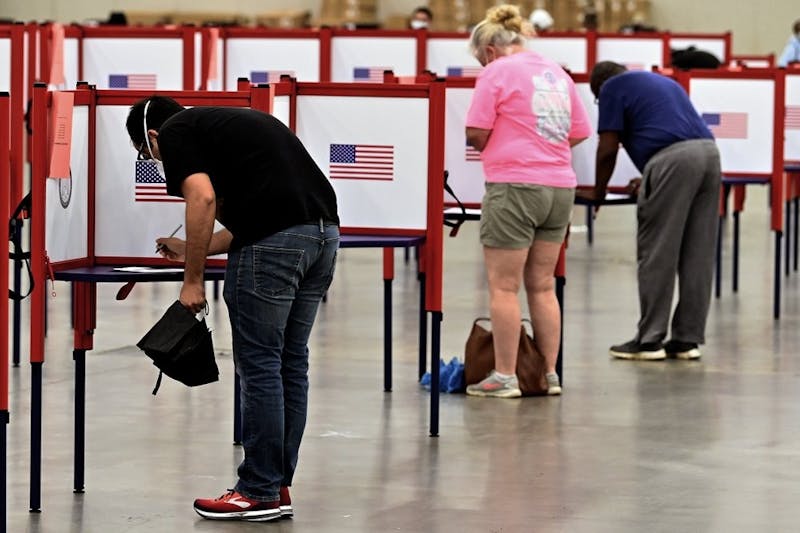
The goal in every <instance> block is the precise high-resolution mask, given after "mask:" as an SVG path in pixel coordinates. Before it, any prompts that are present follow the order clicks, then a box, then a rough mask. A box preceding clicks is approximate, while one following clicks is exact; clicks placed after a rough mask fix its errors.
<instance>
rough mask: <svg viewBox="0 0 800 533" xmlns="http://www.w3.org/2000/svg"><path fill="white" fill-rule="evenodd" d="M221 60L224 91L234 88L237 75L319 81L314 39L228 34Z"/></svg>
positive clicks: (261, 79) (256, 80)
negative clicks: (223, 64)
mask: <svg viewBox="0 0 800 533" xmlns="http://www.w3.org/2000/svg"><path fill="white" fill-rule="evenodd" d="M220 57H222V56H220ZM225 60H226V71H227V74H226V76H225V89H226V90H228V91H233V90H236V83H237V80H238V79H239V78H247V79H248V80H250V81H252V82H253V83H275V82H277V81H279V80H280V77H281V74H288V75H290V76H292V77H294V78H297V80H298V81H320V79H319V69H320V45H319V39H317V38H311V37H309V38H308V39H288V38H265V37H264V38H261V37H254V38H249V37H229V38H227V39H225ZM351 74H352V73H351ZM343 81H352V80H343Z"/></svg>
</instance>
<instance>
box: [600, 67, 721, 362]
mask: <svg viewBox="0 0 800 533" xmlns="http://www.w3.org/2000/svg"><path fill="white" fill-rule="evenodd" d="M590 85H591V89H592V93H594V95H595V98H597V99H598V100H597V102H598V105H599V119H598V127H597V131H598V133H599V137H600V138H599V143H598V146H597V168H596V178H595V187H594V190H593V191H591V192H590V193H588V194H587V195H586V196H587V197H589V198H591V199H594V200H598V201H599V200H602V199H603V198H605V195H606V187H607V185H608V181H609V179H611V173H612V172H613V170H614V165H615V163H616V158H617V151H618V149H619V144H620V143H622V145H623V146H624V147H625V149H626V150H627V152H628V154H629V155H630V157H631V159H632V160H633V163H634V164H635V165H636V167H637V168H638V169H639V170H640V171H641V173H642V179H641V183H640V184H636V185H635V187H634V188H635V189H636V191H637V192H638V200H637V204H638V206H637V213H636V216H637V221H638V230H637V236H636V245H637V264H638V282H639V306H640V313H641V314H640V320H639V325H638V332H637V334H636V337H634V339H633V340H631V341H629V342H626V343H624V344H619V345H616V346H612V347H611V349H610V354H611V356H612V357H616V358H619V359H648V360H653V359H664V358H665V357H667V356H670V357H674V358H679V359H697V358H699V357H700V351H699V350H698V345H699V344H702V343H703V342H704V340H705V324H706V317H707V316H708V307H709V304H710V300H711V282H712V279H713V271H714V249H715V247H714V242H715V239H716V231H717V223H718V220H717V209H718V202H719V188H720V163H719V151H718V150H717V146H716V144H715V142H714V137H713V136H712V134H711V132H710V131H709V129H708V127H707V126H706V124H705V123H704V122H703V120H702V119H701V118H700V116H699V115H698V113H697V111H696V110H695V109H694V107H693V106H692V103H691V101H690V100H689V97H688V96H687V95H686V92H685V91H684V90H683V88H682V87H681V86H680V85H678V84H677V83H676V82H675V81H673V80H671V79H669V78H666V77H664V76H661V75H659V74H654V73H652V72H628V71H627V70H626V69H625V67H624V66H622V65H619V64H617V63H613V62H611V61H602V62H600V63H598V64H597V65H596V66H595V67H594V69H593V70H592V74H591V79H590ZM676 274H677V276H678V280H679V284H678V285H679V299H678V305H677V307H676V308H675V313H674V315H673V317H672V336H671V340H669V341H668V342H666V343H664V344H662V342H663V341H664V339H665V338H666V337H667V328H668V326H669V318H670V312H671V308H672V296H673V291H674V287H675V276H676Z"/></svg>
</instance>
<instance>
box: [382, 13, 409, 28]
mask: <svg viewBox="0 0 800 533" xmlns="http://www.w3.org/2000/svg"><path fill="white" fill-rule="evenodd" d="M382 26H383V28H384V29H386V30H405V29H407V28H408V15H389V16H388V17H386V18H385V19H384V20H383V24H382Z"/></svg>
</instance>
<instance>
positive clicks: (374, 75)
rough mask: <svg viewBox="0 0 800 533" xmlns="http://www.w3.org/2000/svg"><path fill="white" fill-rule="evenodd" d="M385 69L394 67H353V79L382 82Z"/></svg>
mask: <svg viewBox="0 0 800 533" xmlns="http://www.w3.org/2000/svg"><path fill="white" fill-rule="evenodd" d="M384 70H392V69H391V67H355V68H354V69H353V81H360V82H368V83H382V82H383V71H384Z"/></svg>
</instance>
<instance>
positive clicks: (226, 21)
mask: <svg viewBox="0 0 800 533" xmlns="http://www.w3.org/2000/svg"><path fill="white" fill-rule="evenodd" d="M172 22H173V23H174V24H195V25H197V26H202V25H204V24H214V25H220V26H234V25H235V26H244V25H247V24H249V23H250V17H248V16H246V15H243V14H241V13H234V12H210V11H209V12H206V11H176V12H175V13H173V15H172Z"/></svg>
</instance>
